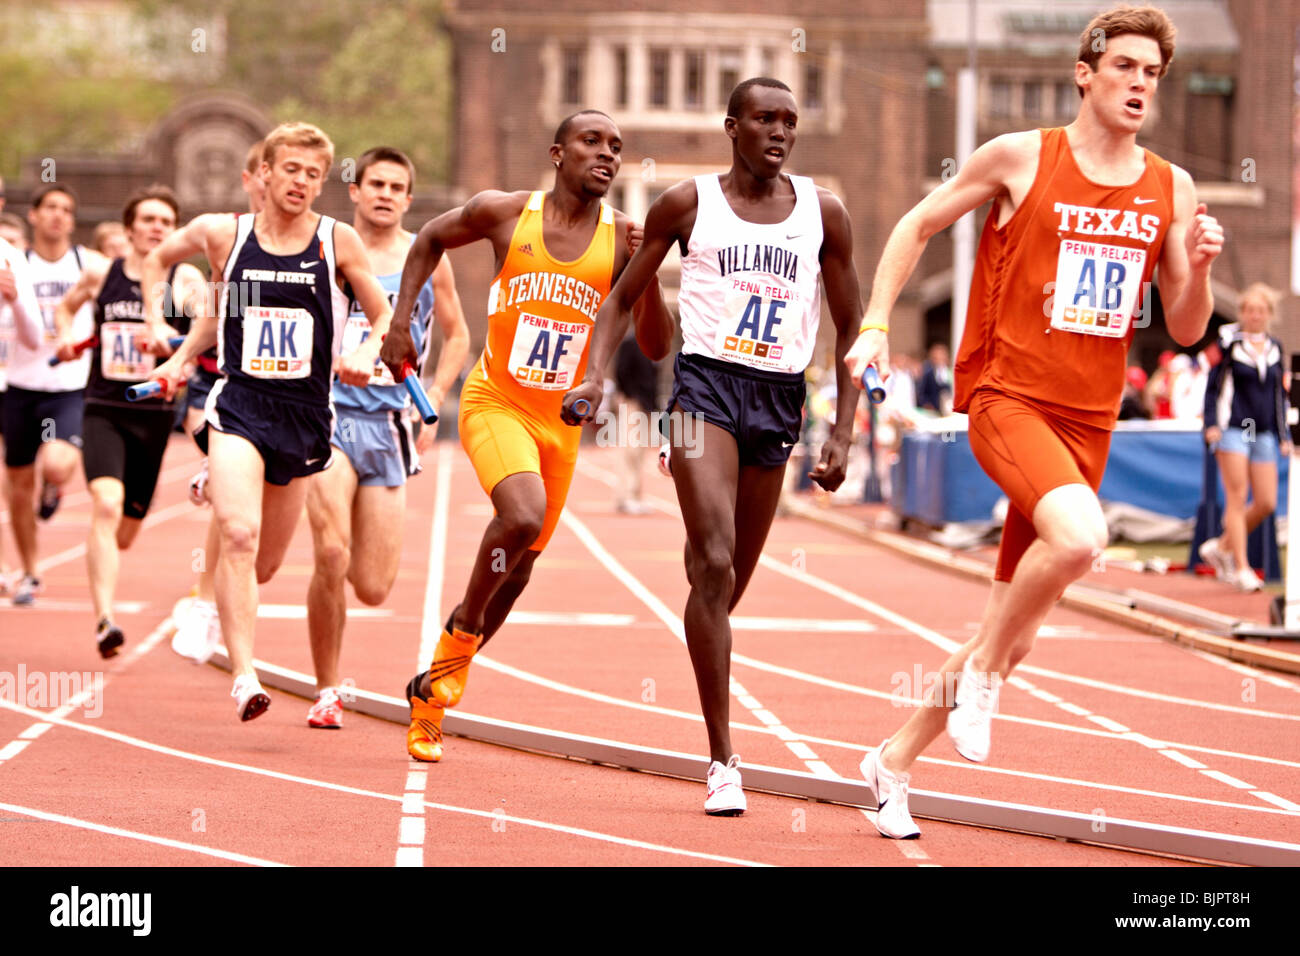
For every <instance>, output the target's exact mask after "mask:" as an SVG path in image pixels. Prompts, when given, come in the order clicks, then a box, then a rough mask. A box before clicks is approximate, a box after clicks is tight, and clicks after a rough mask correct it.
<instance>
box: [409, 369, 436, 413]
mask: <svg viewBox="0 0 1300 956" xmlns="http://www.w3.org/2000/svg"><path fill="white" fill-rule="evenodd" d="M402 384H403V385H405V386H406V390H407V391H408V392H410V394H411V401H413V402H415V407H416V408H417V409H419V411H420V420H421V421H423V422H424V423H425V424H426V425H432V424H433V423H434V422H436V421H437V420H438V413H437V412H435V411H434V410H433V403H432V402H430V401H429V396H428V395H426V394H424V389H422V388H420V378H419V376H418V375H416V374H415V369H414V368H412V367H411V363H410V362H403V363H402Z"/></svg>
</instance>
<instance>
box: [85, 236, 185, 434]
mask: <svg viewBox="0 0 1300 956" xmlns="http://www.w3.org/2000/svg"><path fill="white" fill-rule="evenodd" d="M175 277H176V266H172V268H171V271H170V272H168V273H167V289H166V291H165V292H164V293H163V318H164V320H165V321H166V322H167V324H168V325H170V326H171V327H172V328H174V329H175V330H176V331H177V332H179V333H180V334H181V335H184V334H185V333H186V332H188V331H189V327H190V320H189V318H188V317H187V316H185V315H184V313H181V314H180V315H176V314H175V313H176V310H175V309H174V308H173V307H172V280H173V279H174V278H175ZM143 323H144V298H143V297H142V296H141V295H140V280H139V279H132V278H129V277H128V276H127V274H126V260H125V259H114V260H113V262H112V264H110V265H109V267H108V272H107V273H106V274H105V276H104V284H103V286H102V288H100V290H99V295H97V296H96V297H95V335H96V337H97V338H98V340H99V341H98V342H97V343H96V345H95V348H94V350H93V352H92V354H91V356H90V377H89V378H88V379H87V381H86V401H87V402H90V403H93V404H99V405H118V406H121V407H123V408H127V407H130V408H154V409H157V408H171V407H172V403H171V402H167V401H164V400H163V399H161V398H149V399H145V400H143V401H140V402H128V401H127V400H126V389H127V388H128V387H129V386H131V385H135V384H137V383H139V382H143V381H145V380H146V379H147V378H148V377H149V373H151V372H152V371H153V370H154V366H155V365H156V364H157V359H156V358H155V357H154V356H152V355H150V354H149V353H148V352H141V351H140V349H138V348H137V347H136V344H135V337H136V334H137V333H138V332H140V330H141V325H142V324H143Z"/></svg>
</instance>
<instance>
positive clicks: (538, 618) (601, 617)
mask: <svg viewBox="0 0 1300 956" xmlns="http://www.w3.org/2000/svg"><path fill="white" fill-rule="evenodd" d="M506 623H507V624H543V625H549V626H556V627H628V626H630V625H632V624H635V623H636V615H635V614H594V613H591V612H587V611H576V612H574V611H511V612H510V613H509V614H507V615H506Z"/></svg>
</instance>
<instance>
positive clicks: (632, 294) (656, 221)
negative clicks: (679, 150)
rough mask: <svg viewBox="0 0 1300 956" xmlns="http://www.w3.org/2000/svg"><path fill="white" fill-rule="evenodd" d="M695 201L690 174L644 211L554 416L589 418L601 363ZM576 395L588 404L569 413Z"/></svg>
mask: <svg viewBox="0 0 1300 956" xmlns="http://www.w3.org/2000/svg"><path fill="white" fill-rule="evenodd" d="M698 207H699V200H698V198H697V196H696V192H695V180H693V179H686V180H683V181H682V182H680V183H677V184H676V185H675V186H671V187H669V188H668V189H667V190H666V191H665V192H664V194H663V195H662V196H660V197H659V198H658V199H656V200H655V201H654V204H653V205H651V207H650V210H649V212H647V213H646V218H645V238H644V239H643V240H642V242H641V245H640V246H638V247H637V250H636V252H635V253H634V254H633V256H632V259H631V261H630V262H628V264H627V267H626V268H624V270H623V274H622V275H620V276H619V277H618V281H617V282H615V283H614V288H612V289H610V291H609V295H607V296H606V297H605V301H604V302H603V303H601V306H600V309H599V311H597V312H596V331H595V332H594V333H593V334H592V337H591V353H590V355H589V356H588V359H587V374H586V375H585V376H584V377H583V380H582V384H581V385H579V386H578V387H577V388H575V389H573V390H572V391H571V392H568V393H567V394H566V395H565V396H564V407H563V408H562V409H561V412H560V417H561V418H563V419H564V421H566V422H567V423H569V424H570V425H577V424H579V423H581V422H584V421H591V420H592V419H593V418H594V417H595V414H596V409H598V408H599V407H600V399H601V397H602V395H603V394H604V378H605V366H606V365H608V364H609V357H610V356H611V355H613V354H614V349H615V348H617V347H618V343H619V342H621V341H623V336H624V335H625V334H626V333H627V323H628V319H629V318H630V317H631V313H632V307H633V306H634V305H635V304H636V301H637V300H638V299H639V298H641V296H642V294H643V293H644V292H645V290H646V287H647V286H649V285H650V282H651V280H653V279H655V275H656V273H657V272H658V271H659V266H660V265H661V264H662V263H663V261H664V257H665V256H666V255H668V250H670V249H671V248H672V247H673V243H675V242H680V243H681V244H682V245H685V244H686V243H687V242H689V241H690V237H691V230H692V229H693V228H695V212H696V209H697V208H698ZM579 399H586V400H587V402H588V404H589V406H590V408H589V411H588V413H587V414H586V415H575V414H574V413H573V405H574V403H575V402H577V401H578V400H579Z"/></svg>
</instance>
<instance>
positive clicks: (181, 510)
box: [36, 501, 195, 607]
mask: <svg viewBox="0 0 1300 956" xmlns="http://www.w3.org/2000/svg"><path fill="white" fill-rule="evenodd" d="M194 510H195V509H194V505H193V504H191V503H190V502H189V501H178V502H177V503H176V504H174V505H172V506H171V507H169V508H164V509H163V510H162V511H151V512H149V514H148V515H146V516H145V519H144V521H142V522H140V528H141V530H143V529H146V528H152V527H153V526H154V525H159V524H162V523H163V522H164V521H171V520H172V518H176V517H179V516H180V515H182V514H189V513H190V512H192V511H194ZM85 556H86V542H84V541H83V542H81V544H77V545H73V546H72V547H71V548H67V549H65V550H63V551H60V552H59V553H58V554H52V555H50V556H49V557H48V558H45V559H43V560H41V561H38V562H36V571H37V573H38V574H44V573H45V572H46V571H48V570H49V569H50V568H57V567H58V566H59V565H60V564H66V563H67V562H69V561H75V560H76V559H77V558H83V557H85ZM37 606H38V607H39V606H41V605H39V604H38V605H37Z"/></svg>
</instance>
